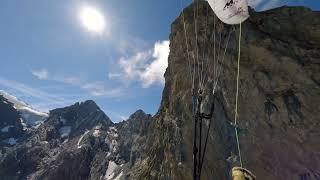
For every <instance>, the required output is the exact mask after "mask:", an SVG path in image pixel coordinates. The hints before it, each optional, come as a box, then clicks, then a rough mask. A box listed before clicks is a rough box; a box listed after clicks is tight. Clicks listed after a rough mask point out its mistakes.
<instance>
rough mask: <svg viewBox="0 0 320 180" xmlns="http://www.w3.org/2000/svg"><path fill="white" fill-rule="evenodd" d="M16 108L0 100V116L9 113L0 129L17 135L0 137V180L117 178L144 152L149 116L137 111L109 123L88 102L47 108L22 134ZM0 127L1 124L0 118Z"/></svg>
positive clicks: (102, 179) (121, 176)
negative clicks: (42, 118) (0, 142)
mask: <svg viewBox="0 0 320 180" xmlns="http://www.w3.org/2000/svg"><path fill="white" fill-rule="evenodd" d="M10 98H11V99H13V101H14V100H16V99H15V98H12V97H10ZM19 102H21V101H18V103H19ZM15 103H16V104H18V103H17V102H15ZM21 104H22V103H20V104H18V105H19V106H20V107H21V106H23V107H25V105H26V103H24V104H22V105H21ZM1 105H3V107H6V108H2V107H1ZM28 107H30V106H28ZM18 109H19V108H18V107H16V106H15V105H14V102H9V100H8V99H6V98H4V97H3V96H0V117H1V118H2V117H5V115H6V114H8V112H9V111H10V112H11V113H10V114H11V115H12V118H4V119H8V121H6V122H5V124H6V126H4V125H1V126H0V127H2V126H4V127H3V128H2V129H3V131H4V133H7V132H6V131H10V132H11V131H13V130H15V131H17V130H20V131H21V132H20V135H19V136H18V135H16V136H14V135H13V134H11V135H10V137H13V138H12V139H8V138H6V139H5V140H6V142H7V143H11V146H10V147H6V146H4V147H2V148H1V147H0V179H1V177H2V178H4V179H34V180H37V179H47V180H49V179H77V180H78V179H80V180H81V179H92V180H96V179H101V180H113V179H117V180H122V179H126V176H128V174H130V172H129V171H130V170H131V168H132V167H133V166H134V165H135V164H136V163H140V162H141V159H142V157H144V155H145V154H146V153H145V150H146V146H145V142H146V139H147V138H146V136H147V131H148V128H149V125H150V123H151V119H152V117H151V115H147V114H145V113H144V112H143V111H142V110H138V111H137V112H135V113H134V114H133V115H131V116H130V117H129V119H128V120H126V121H123V122H120V123H113V122H112V121H111V120H110V119H109V117H108V116H107V115H106V114H105V113H104V112H103V111H102V110H101V109H100V108H99V107H98V106H97V104H96V103H95V102H94V101H92V100H88V101H85V102H80V103H75V104H74V105H71V106H68V107H64V108H58V109H54V110H51V111H50V113H49V114H48V116H47V117H46V119H45V121H44V122H43V123H40V124H39V125H38V127H37V128H32V130H30V131H27V133H25V134H24V133H23V132H25V131H23V126H22V124H21V123H19V122H20V121H19V119H21V118H20V112H19V111H18ZM9 119H10V120H9ZM9 122H10V123H9ZM0 123H2V124H4V123H3V122H2V121H1V119H0ZM15 124H18V126H17V125H15ZM17 127H19V128H17ZM16 129H17V130H16ZM17 134H18V133H17ZM0 137H1V133H0ZM8 137H9V136H8ZM16 141H17V143H16ZM17 154H19V155H18V156H17ZM22 158H23V160H22ZM71 169H72V170H71Z"/></svg>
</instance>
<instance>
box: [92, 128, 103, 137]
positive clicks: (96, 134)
mask: <svg viewBox="0 0 320 180" xmlns="http://www.w3.org/2000/svg"><path fill="white" fill-rule="evenodd" d="M92 134H93V136H94V137H99V136H100V134H101V133H100V130H99V129H95V130H94V131H93V133H92Z"/></svg>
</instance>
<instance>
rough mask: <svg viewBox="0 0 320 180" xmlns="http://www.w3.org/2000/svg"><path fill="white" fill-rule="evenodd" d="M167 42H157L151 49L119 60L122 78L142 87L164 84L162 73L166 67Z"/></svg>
mask: <svg viewBox="0 0 320 180" xmlns="http://www.w3.org/2000/svg"><path fill="white" fill-rule="evenodd" d="M168 55H169V41H167V40H165V41H159V42H156V43H155V44H154V47H153V48H152V49H147V50H144V51H139V52H137V53H134V54H133V55H132V56H129V57H121V58H120V60H119V65H120V68H121V69H122V71H123V74H124V75H123V77H124V78H127V79H129V80H138V81H141V82H142V86H143V87H145V88H146V87H149V86H151V85H152V84H156V83H160V84H163V83H164V77H163V75H164V73H165V70H166V68H167V66H168Z"/></svg>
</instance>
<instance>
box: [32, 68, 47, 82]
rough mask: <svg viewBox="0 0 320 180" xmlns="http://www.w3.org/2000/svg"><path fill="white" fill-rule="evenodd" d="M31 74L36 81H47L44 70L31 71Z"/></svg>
mask: <svg viewBox="0 0 320 180" xmlns="http://www.w3.org/2000/svg"><path fill="white" fill-rule="evenodd" d="M31 73H32V74H33V75H34V76H36V77H37V78H38V79H41V80H45V79H48V77H49V73H48V71H47V70H46V69H40V70H31Z"/></svg>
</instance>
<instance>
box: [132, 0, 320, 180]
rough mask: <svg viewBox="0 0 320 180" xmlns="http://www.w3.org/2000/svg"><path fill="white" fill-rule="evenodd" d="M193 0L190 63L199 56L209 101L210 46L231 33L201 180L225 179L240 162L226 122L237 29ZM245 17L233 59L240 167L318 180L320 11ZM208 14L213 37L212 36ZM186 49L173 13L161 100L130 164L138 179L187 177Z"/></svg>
mask: <svg viewBox="0 0 320 180" xmlns="http://www.w3.org/2000/svg"><path fill="white" fill-rule="evenodd" d="M198 3H199V4H198V8H199V16H198V18H197V19H198V25H197V26H198V27H197V29H198V43H197V44H198V47H199V50H198V52H199V54H200V58H199V62H200V63H198V64H197V63H196V64H194V63H193V59H192V58H190V59H191V60H190V61H191V65H192V67H193V66H195V68H196V71H197V70H198V68H201V67H202V64H201V62H204V61H205V60H207V59H206V58H207V57H208V59H209V61H208V62H206V64H205V68H203V71H204V72H205V73H204V77H205V78H206V81H205V82H206V83H205V85H204V86H205V87H204V90H205V94H206V97H207V98H208V97H210V96H212V95H210V94H211V92H212V87H213V86H214V85H213V82H214V81H213V78H215V77H216V74H217V73H216V72H215V71H214V70H216V69H217V68H215V64H216V63H214V62H213V59H214V58H213V57H214V54H215V53H214V52H213V46H214V43H216V48H217V49H218V50H217V52H216V54H220V56H221V55H222V54H223V50H224V47H225V44H226V42H227V37H228V32H229V31H230V30H231V31H232V32H231V35H230V36H231V38H230V41H229V45H228V49H227V53H226V56H225V59H224V61H223V63H221V64H222V65H221V67H222V71H221V77H220V79H219V82H218V88H217V90H216V96H215V100H214V103H215V105H216V109H215V113H214V117H213V125H212V129H211V133H210V136H209V144H208V149H207V156H206V158H205V161H204V170H203V173H202V179H230V169H231V168H232V166H234V165H239V157H237V154H238V153H237V149H236V142H235V133H234V129H233V127H232V126H231V122H233V120H234V119H233V118H234V108H235V92H236V72H237V53H238V34H239V26H234V27H231V26H227V25H223V24H221V23H220V22H219V20H218V19H215V20H214V14H213V12H212V11H211V10H210V7H209V6H208V4H207V2H204V1H198ZM195 8H196V6H194V5H191V6H189V7H187V8H186V9H185V10H184V16H185V17H184V18H185V22H186V31H187V32H186V33H187V37H188V46H189V51H190V56H191V57H192V55H195V54H196V53H195V52H196V49H195V47H196V46H195V37H196V36H195V33H194V32H195V30H194V28H195V27H194V9H195ZM208 8H209V11H208ZM207 13H208V16H207V15H206V14H207ZM250 14H251V17H250V18H249V19H248V20H247V21H246V22H245V23H243V24H242V42H241V51H242V53H241V62H240V69H241V70H240V92H239V118H238V125H239V131H240V132H239V134H240V146H241V153H242V160H243V164H244V166H245V167H247V168H249V169H250V170H252V171H253V172H254V173H255V174H256V175H257V177H258V179H261V180H264V179H265V180H270V179H282V180H286V179H306V178H307V179H312V180H313V179H319V177H320V154H319V152H320V131H319V129H320V106H319V105H320V84H319V78H320V74H319V73H320V13H319V12H314V11H311V10H310V9H308V8H304V7H280V8H276V9H273V10H269V11H265V12H259V13H258V12H254V11H253V10H250ZM214 21H216V41H214V39H213V38H214V36H213V34H212V33H213V28H214ZM206 22H207V23H206ZM220 34H221V41H220ZM219 42H221V43H219ZM220 44H221V45H220ZM219 47H220V48H219ZM186 50H187V47H186V43H185V36H184V28H183V14H181V15H180V17H179V18H178V19H176V21H174V23H173V24H172V31H171V35H170V55H169V66H168V68H167V71H166V73H165V79H166V83H165V88H164V91H163V97H162V102H161V107H160V110H159V112H158V114H157V115H156V116H155V118H154V119H155V120H154V123H153V124H152V129H153V128H154V129H153V135H152V136H151V140H150V141H149V143H150V150H149V152H148V158H146V159H145V160H144V163H142V164H141V165H140V171H136V175H137V176H136V178H137V179H184V180H187V179H191V178H192V139H193V120H192V114H191V112H192V107H191V104H192V101H191V91H192V90H191V87H192V85H191V84H192V81H191V77H190V73H189V72H190V69H189V65H188V64H189V62H188V54H187V51H186ZM203 57H205V58H203ZM198 80H199V77H198V76H196V82H198ZM197 85H198V84H197V83H196V86H197ZM196 88H197V87H196ZM210 98H211V99H212V97H210ZM209 102H210V101H209ZM210 103H212V102H210ZM210 103H209V104H210ZM146 177H147V178H146Z"/></svg>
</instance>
